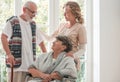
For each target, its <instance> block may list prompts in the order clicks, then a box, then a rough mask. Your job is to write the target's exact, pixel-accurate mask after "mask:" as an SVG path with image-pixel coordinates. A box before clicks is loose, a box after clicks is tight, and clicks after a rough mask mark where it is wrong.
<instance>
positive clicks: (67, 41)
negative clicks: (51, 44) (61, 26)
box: [56, 36, 72, 52]
mask: <svg viewBox="0 0 120 82" xmlns="http://www.w3.org/2000/svg"><path fill="white" fill-rule="evenodd" d="M56 39H57V40H59V41H61V42H62V45H65V46H66V49H65V50H64V51H65V52H69V51H71V50H72V43H71V40H70V39H69V38H68V37H67V36H57V37H56Z"/></svg>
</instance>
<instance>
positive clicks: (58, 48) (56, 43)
mask: <svg viewBox="0 0 120 82" xmlns="http://www.w3.org/2000/svg"><path fill="white" fill-rule="evenodd" d="M65 48H66V46H65V45H62V42H61V41H59V40H55V41H54V42H53V45H52V49H53V51H64V50H65Z"/></svg>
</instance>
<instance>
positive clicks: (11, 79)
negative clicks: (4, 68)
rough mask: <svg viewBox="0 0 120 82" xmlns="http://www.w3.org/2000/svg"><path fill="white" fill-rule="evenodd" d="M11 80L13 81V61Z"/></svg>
mask: <svg viewBox="0 0 120 82" xmlns="http://www.w3.org/2000/svg"><path fill="white" fill-rule="evenodd" d="M11 82H13V63H12V66H11Z"/></svg>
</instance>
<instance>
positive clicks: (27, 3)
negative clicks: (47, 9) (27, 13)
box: [23, 1, 36, 8]
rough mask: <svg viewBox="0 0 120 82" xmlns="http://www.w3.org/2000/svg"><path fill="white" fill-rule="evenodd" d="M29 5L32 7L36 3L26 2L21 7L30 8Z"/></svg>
mask: <svg viewBox="0 0 120 82" xmlns="http://www.w3.org/2000/svg"><path fill="white" fill-rule="evenodd" d="M30 4H34V5H36V3H35V2H33V1H27V2H26V3H25V4H24V5H23V7H28V8H29V7H30Z"/></svg>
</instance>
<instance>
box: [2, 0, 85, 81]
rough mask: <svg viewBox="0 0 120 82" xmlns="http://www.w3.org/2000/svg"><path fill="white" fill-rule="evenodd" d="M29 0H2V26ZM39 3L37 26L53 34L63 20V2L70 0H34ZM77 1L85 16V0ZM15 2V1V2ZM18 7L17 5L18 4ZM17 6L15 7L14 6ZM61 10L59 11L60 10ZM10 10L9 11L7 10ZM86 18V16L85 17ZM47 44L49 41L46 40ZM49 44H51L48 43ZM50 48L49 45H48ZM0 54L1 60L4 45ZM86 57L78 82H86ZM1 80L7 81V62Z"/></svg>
mask: <svg viewBox="0 0 120 82" xmlns="http://www.w3.org/2000/svg"><path fill="white" fill-rule="evenodd" d="M25 1H27V0H19V1H18V0H1V3H0V5H2V6H1V7H0V17H1V19H0V25H1V28H2V27H3V25H4V24H5V20H6V19H7V18H9V17H11V16H12V15H14V14H15V15H19V14H20V13H21V12H20V9H21V7H22V5H23V3H24V2H25ZM32 1H34V2H36V3H37V6H38V13H37V16H36V17H35V21H36V22H37V26H38V27H39V28H40V29H41V30H42V31H44V32H46V33H47V34H51V33H52V32H53V31H54V30H53V29H56V27H57V25H58V24H59V22H60V21H63V20H62V19H64V17H63V13H62V7H63V4H64V3H65V2H66V1H68V0H32ZM74 1H77V2H78V3H79V5H80V7H81V8H82V12H83V15H84V16H85V11H84V8H85V4H84V3H85V0H74ZM14 2H15V3H14ZM15 5H16V6H17V7H16V6H15ZM14 7H15V8H14ZM3 9H4V10H3ZM58 10H59V11H58ZM7 11H9V12H7ZM84 18H85V17H84ZM1 28H0V33H1ZM46 45H48V43H47V42H46ZM48 46H49V45H48ZM48 48H49V47H48ZM37 52H38V53H39V52H40V49H39V48H37ZM0 54H2V55H1V56H2V57H0V61H3V60H4V56H3V54H4V52H3V49H2V45H0ZM85 60H86V58H85V56H82V57H81V70H82V72H81V74H80V76H81V77H82V78H81V81H78V82H86V76H85V75H86V70H85V69H86V62H85ZM0 80H1V81H0V82H6V70H5V63H1V64H0Z"/></svg>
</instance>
